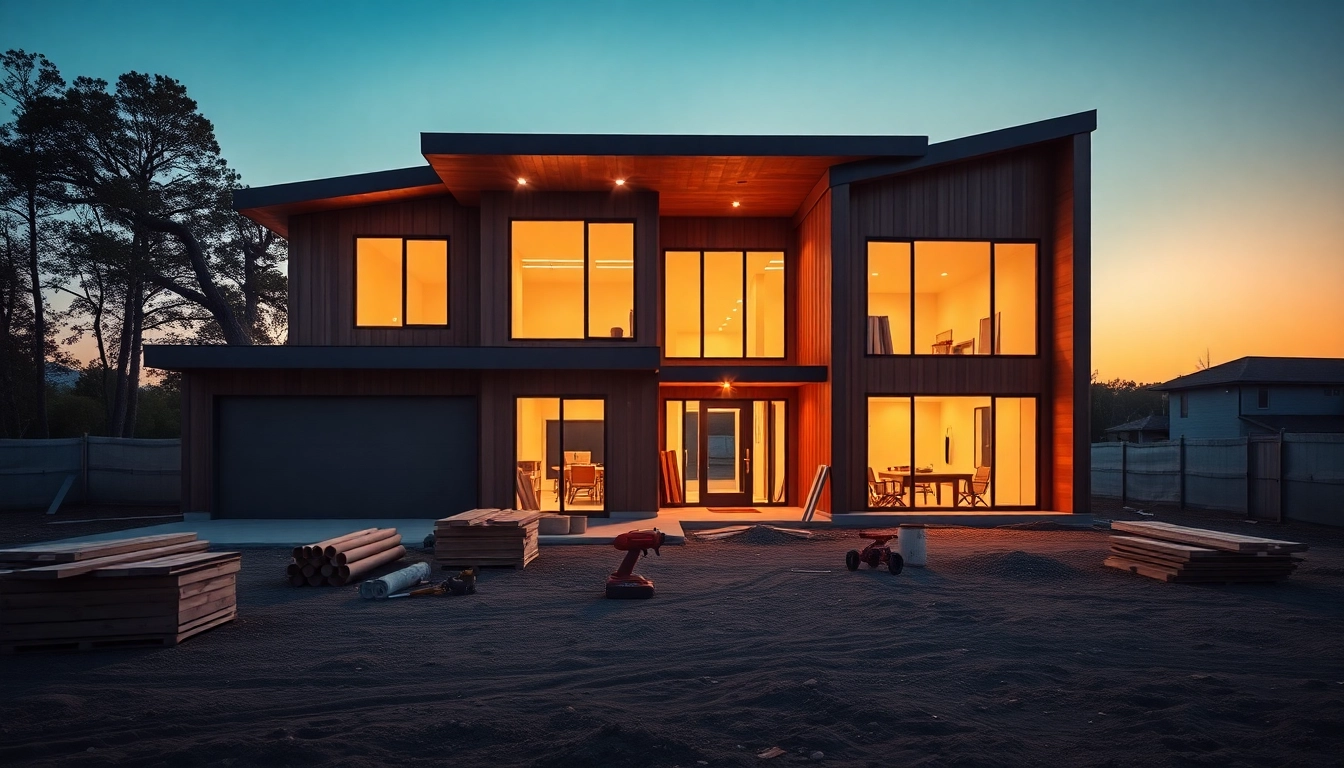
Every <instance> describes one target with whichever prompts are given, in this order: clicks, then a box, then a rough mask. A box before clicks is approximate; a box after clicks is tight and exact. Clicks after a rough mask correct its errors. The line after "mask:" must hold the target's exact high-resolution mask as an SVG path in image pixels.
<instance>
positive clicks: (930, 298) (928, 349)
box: [867, 240, 1037, 355]
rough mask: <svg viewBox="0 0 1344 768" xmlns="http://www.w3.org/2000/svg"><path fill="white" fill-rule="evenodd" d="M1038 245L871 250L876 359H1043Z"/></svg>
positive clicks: (928, 244) (870, 328)
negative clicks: (1039, 338) (1038, 310)
mask: <svg viewBox="0 0 1344 768" xmlns="http://www.w3.org/2000/svg"><path fill="white" fill-rule="evenodd" d="M1036 261H1037V259H1036V245H1035V244H1034V243H998V242H990V241H969V240H958V241H945V240H914V241H901V242H891V241H878V240H873V241H870V242H869V243H868V323H867V352H868V354H870V355H910V354H915V355H990V354H993V355H1034V354H1036V336H1037V332H1036V274H1037V269H1036Z"/></svg>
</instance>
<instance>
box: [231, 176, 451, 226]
mask: <svg viewBox="0 0 1344 768" xmlns="http://www.w3.org/2000/svg"><path fill="white" fill-rule="evenodd" d="M447 196H448V189H447V188H446V187H444V186H443V181H441V180H440V179H439V175H438V174H437V173H435V172H434V169H433V168H431V167H429V166H427V165H418V166H415V167H413V168H397V169H394V170H390V171H378V172H376V173H360V174H356V175H354V176H337V177H335V178H331V179H314V180H313V181H296V182H294V183H292V184H275V185H273V186H269V187H248V188H246V189H235V190H234V191H233V209H234V210H235V211H238V212H239V213H241V214H243V215H244V216H246V217H247V218H249V219H251V220H253V221H255V222H257V223H258V224H260V225H262V226H263V227H266V228H267V229H269V230H271V231H272V232H274V233H276V234H277V235H280V236H281V237H285V238H288V237H289V217H290V216H294V215H297V214H303V213H314V212H316V211H328V210H332V209H335V208H351V207H354V206H359V205H376V204H378V203H391V202H396V201H398V200H409V199H413V198H417V197H447Z"/></svg>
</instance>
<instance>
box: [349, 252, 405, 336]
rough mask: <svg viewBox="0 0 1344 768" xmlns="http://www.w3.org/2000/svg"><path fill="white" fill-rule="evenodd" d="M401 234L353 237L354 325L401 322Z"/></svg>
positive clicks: (398, 323) (394, 323) (386, 324)
mask: <svg viewBox="0 0 1344 768" xmlns="http://www.w3.org/2000/svg"><path fill="white" fill-rule="evenodd" d="M400 316H401V238H399V237H361V238H359V239H358V240H356V241H355V325H362V326H374V327H377V326H388V325H401V317H400Z"/></svg>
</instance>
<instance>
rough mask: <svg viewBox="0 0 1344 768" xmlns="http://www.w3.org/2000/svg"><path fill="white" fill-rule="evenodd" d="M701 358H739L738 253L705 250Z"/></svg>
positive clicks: (739, 294) (739, 268) (740, 260)
mask: <svg viewBox="0 0 1344 768" xmlns="http://www.w3.org/2000/svg"><path fill="white" fill-rule="evenodd" d="M704 329H705V357H742V253H741V252H740V251H727V252H724V251H706V252H705V307H704Z"/></svg>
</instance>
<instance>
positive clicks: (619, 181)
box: [616, 179, 625, 187]
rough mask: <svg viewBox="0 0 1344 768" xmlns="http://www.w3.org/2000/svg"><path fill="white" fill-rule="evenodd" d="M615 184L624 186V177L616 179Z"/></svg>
mask: <svg viewBox="0 0 1344 768" xmlns="http://www.w3.org/2000/svg"><path fill="white" fill-rule="evenodd" d="M616 186H618V187H624V186H625V179H617V180H616Z"/></svg>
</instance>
